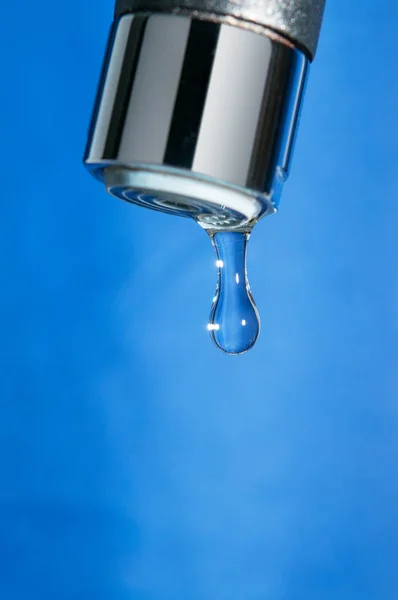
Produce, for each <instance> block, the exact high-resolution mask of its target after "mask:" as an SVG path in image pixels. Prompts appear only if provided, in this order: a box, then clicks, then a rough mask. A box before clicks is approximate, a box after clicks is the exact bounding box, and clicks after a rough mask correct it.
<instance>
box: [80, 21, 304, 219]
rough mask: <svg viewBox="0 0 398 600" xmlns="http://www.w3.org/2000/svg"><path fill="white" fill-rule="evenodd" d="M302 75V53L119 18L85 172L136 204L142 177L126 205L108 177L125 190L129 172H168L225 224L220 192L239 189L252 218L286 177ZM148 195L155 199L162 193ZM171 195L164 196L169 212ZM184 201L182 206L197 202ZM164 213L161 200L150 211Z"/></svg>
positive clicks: (242, 33) (222, 32)
mask: <svg viewBox="0 0 398 600" xmlns="http://www.w3.org/2000/svg"><path fill="white" fill-rule="evenodd" d="M307 68H308V59H306V57H305V56H304V55H303V54H302V53H301V52H299V51H297V50H296V49H294V48H291V47H289V46H286V45H284V44H282V43H279V42H276V41H275V40H273V39H270V38H268V37H266V36H264V35H258V34H255V33H252V32H250V31H246V30H244V29H241V28H237V27H231V26H229V25H222V24H214V23H208V22H204V21H199V20H196V19H191V18H189V17H181V16H170V15H160V14H157V15H152V16H134V15H126V16H124V17H122V18H121V19H119V20H118V21H117V22H116V23H115V25H114V28H113V30H112V34H111V37H110V42H109V48H108V51H107V57H106V60H105V65H104V70H103V75H102V81H101V85H100V88H99V93H98V98H97V102H96V107H95V110H94V116H93V122H92V126H91V130H90V135H89V141H88V145H87V151H86V156H85V162H86V165H87V167H88V168H89V169H90V170H91V171H92V172H93V174H94V175H96V176H97V177H99V178H100V179H104V174H105V184H106V185H107V187H108V188H112V189H118V190H119V191H120V193H119V195H120V196H121V197H123V198H124V199H129V200H130V201H134V198H135V199H136V203H139V198H138V196H140V195H141V196H142V194H145V190H150V193H151V194H152V193H153V192H154V189H155V188H153V178H152V180H151V183H146V187H145V185H143V183H142V181H143V179H142V177H141V179H140V182H141V183H140V185H138V184H137V186H138V187H137V188H136V191H138V192H139V194H138V196H137V195H134V193H133V194H132V195H131V196H130V197H129V198H126V194H125V193H124V192H125V191H126V190H124V192H123V193H121V184H116V183H115V182H114V178H113V179H112V184H109V182H108V181H107V180H108V179H109V176H110V175H109V173H110V171H112V170H116V171H117V172H118V173H119V176H120V171H121V170H123V169H124V170H128V171H129V177H128V180H129V181H130V185H133V182H134V180H135V179H134V177H135V178H136V175H134V176H133V175H132V173H135V174H137V173H139V172H142V173H154V172H156V171H158V172H159V173H164V172H165V171H167V170H171V172H172V173H173V174H174V176H175V177H174V181H175V182H177V180H178V182H181V178H182V179H183V180H184V179H185V180H186V179H187V178H188V179H190V180H197V181H204V180H205V181H206V182H207V183H211V184H212V185H213V187H218V188H219V189H220V195H219V200H217V195H216V194H214V193H213V192H211V194H210V195H209V196H206V195H205V196H204V197H203V198H202V204H203V202H204V203H206V202H207V203H208V208H209V210H213V211H215V206H216V205H218V209H217V211H215V212H217V213H219V212H220V210H219V208H220V207H224V208H223V210H224V211H225V215H224V216H226V217H227V218H229V217H230V216H231V215H230V213H228V210H229V209H228V203H226V202H225V200H224V199H223V198H224V196H223V194H222V193H221V190H225V189H226V188H229V189H230V190H235V191H237V190H238V191H239V193H241V195H246V196H249V197H250V198H253V199H254V201H255V202H256V208H255V210H254V209H253V210H251V211H247V210H246V211H245V215H246V217H245V218H247V214H251V215H252V217H251V218H255V219H258V218H259V217H260V216H262V214H264V213H265V212H269V211H270V209H271V208H275V207H276V206H277V203H278V199H279V193H280V189H281V185H282V183H283V181H284V180H285V179H286V177H287V174H288V171H289V163H290V157H291V152H292V147H293V143H294V138H295V132H296V128H297V121H298V116H299V112H300V105H301V99H302V95H303V90H304V86H305V81H306V73H307ZM170 180H171V178H170V177H169V178H168V182H170ZM123 181H124V182H126V177H123ZM145 181H147V182H148V178H147V179H146V180H145ZM156 181H159V178H157V179H156ZM158 188H159V186H158ZM189 188H190V189H191V190H192V186H189ZM179 189H180V188H179ZM187 189H188V188H187V187H186V186H185V187H184V190H185V191H186V190H187ZM207 189H209V187H207ZM132 191H133V192H134V189H133V190H132ZM155 191H156V194H157V195H159V194H161V193H162V189H161V187H160V189H155ZM175 193H176V195H179V194H180V192H177V190H176V192H175ZM170 194H172V189H168V191H167V198H168V200H167V204H168V207H169V208H170V206H172V204H173V203H170V201H169V200H170ZM184 195H185V199H184V203H185V205H187V204H189V201H190V200H189V199H190V198H191V200H192V202H193V203H194V204H195V202H196V201H197V198H194V197H193V196H192V195H191V194H188V196H187V195H186V194H184ZM259 202H260V205H261V208H260V210H258V203H259ZM175 203H176V205H181V199H179V200H178V201H177V200H176V202H175ZM162 205H163V206H164V203H163V204H162V199H161V198H160V203H159V204H158V209H160V208H159V207H161V206H162ZM165 212H166V211H165ZM167 212H170V210H168V211H167ZM180 212H181V211H180ZM188 212H189V211H188Z"/></svg>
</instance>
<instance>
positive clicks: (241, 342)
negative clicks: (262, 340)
mask: <svg viewBox="0 0 398 600" xmlns="http://www.w3.org/2000/svg"><path fill="white" fill-rule="evenodd" d="M249 237H250V235H249V234H248V233H240V232H235V231H221V232H219V233H216V234H215V235H214V236H213V237H212V241H213V245H214V247H215V249H216V252H217V262H216V265H217V267H218V284H217V291H216V295H215V298H214V301H213V306H212V309H211V313H210V320H209V325H208V329H209V332H210V335H211V337H212V339H213V341H214V342H215V344H216V345H217V346H218V347H219V348H220V349H221V350H223V351H224V352H227V353H228V354H242V353H244V352H247V351H248V350H250V348H252V347H253V346H254V344H255V343H256V340H257V338H258V335H259V332H260V321H259V315H258V311H257V308H256V305H255V304H254V300H253V297H252V295H251V292H250V286H249V282H248V279H247V273H246V248H247V242H248V239H249Z"/></svg>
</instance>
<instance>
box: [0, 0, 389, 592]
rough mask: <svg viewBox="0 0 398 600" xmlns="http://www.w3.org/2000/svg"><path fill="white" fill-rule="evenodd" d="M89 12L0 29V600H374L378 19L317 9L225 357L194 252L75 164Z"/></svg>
mask: <svg viewBox="0 0 398 600" xmlns="http://www.w3.org/2000/svg"><path fill="white" fill-rule="evenodd" d="M359 5H360V9H359ZM112 9H113V5H112V2H111V1H109V2H105V1H103V2H99V1H98V0H85V1H84V2H82V1H81V0H69V1H68V2H65V3H61V4H57V3H54V2H49V1H47V0H42V1H41V2H40V4H37V3H34V2H22V3H21V2H19V3H12V4H11V2H8V3H7V4H4V5H2V9H1V19H0V44H1V49H2V52H1V56H2V79H1V81H2V86H1V96H0V109H1V110H0V131H1V149H0V159H1V194H2V200H3V221H2V235H1V250H2V251H1V257H2V258H1V274H2V293H1V296H0V302H1V316H2V345H1V353H2V357H1V369H2V374H1V412H0V450H1V459H0V465H1V472H0V474H1V480H0V482H1V484H0V597H1V598H2V599H3V598H4V600H20V599H24V600H25V599H29V600H36V599H37V600H47V599H51V600H53V599H55V598H56V599H57V600H63V599H68V600H69V599H82V600H83V599H84V600H91V599H92V600H94V599H95V600H102V599H104V600H108V599H112V600H130V599H133V600H320V599H322V600H356V599H358V600H359V599H360V600H396V598H397V595H398V569H397V565H398V484H397V479H398V476H397V466H398V458H397V456H398V455H397V450H398V441H397V440H398V397H397V393H398V370H397V359H398V235H397V232H398V202H397V197H398V178H397V175H396V173H397V170H396V169H397V160H398V147H397V143H396V137H397V133H398V71H397V54H398V37H397V35H396V24H397V20H398V4H397V3H396V2H394V1H393V0H389V1H386V2H383V3H379V4H377V3H375V2H370V1H368V0H366V1H365V0H363V1H362V2H361V3H357V2H347V1H346V0H333V1H331V0H330V2H329V5H328V7H327V10H326V18H325V23H324V29H323V35H322V37H321V43H320V47H319V53H318V56H317V60H316V61H315V63H314V65H313V69H312V72H311V77H310V81H309V86H308V92H307V97H306V102H305V105H304V111H303V116H302V121H301V125H300V132H299V138H298V142H297V145H296V152H295V159H294V161H293V168H292V173H291V177H290V180H289V182H288V184H287V185H286V187H285V191H284V195H283V198H282V204H281V210H280V213H279V214H278V215H276V216H274V217H270V218H267V219H265V220H264V221H263V222H261V223H260V224H259V226H258V227H257V228H256V230H255V232H254V234H253V236H252V239H251V242H250V248H249V265H248V266H249V274H250V280H251V285H252V289H253V293H254V296H255V298H256V300H257V304H258V306H259V309H260V312H261V314H262V335H261V338H260V340H259V342H258V344H257V346H256V347H255V349H254V350H253V351H252V352H250V353H249V354H248V355H246V356H243V357H240V358H238V357H228V356H225V355H223V354H222V353H220V352H219V351H217V350H216V348H215V347H213V345H212V343H211V342H210V340H209V336H208V334H207V332H206V327H205V326H206V322H207V318H208V312H209V303H210V302H211V298H212V296H213V293H214V286H215V279H216V269H215V265H214V256H213V250H212V248H211V245H210V243H209V241H208V239H207V237H206V235H205V233H204V232H203V231H202V230H200V228H199V227H198V226H196V225H195V224H194V223H193V222H192V223H191V222H188V221H186V220H183V219H181V220H180V219H177V218H174V219H173V218H171V217H168V216H166V215H161V214H157V213H151V212H149V211H145V210H143V209H138V208H135V207H132V206H129V205H127V204H123V203H122V202H120V201H117V200H116V199H112V198H111V197H110V196H107V195H106V194H105V192H104V191H103V190H102V188H101V186H100V185H99V184H97V183H96V182H94V180H92V179H91V178H90V177H89V175H88V174H87V173H86V172H85V171H84V169H83V168H82V166H81V156H82V153H83V149H84V145H85V138H86V131H87V127H88V122H89V117H90V112H91V108H92V104H93V99H94V93H95V89H96V85H97V81H98V75H99V70H100V65H101V60H102V56H103V51H104V46H105V41H106V36H107V32H108V27H109V25H110V22H111V17H112Z"/></svg>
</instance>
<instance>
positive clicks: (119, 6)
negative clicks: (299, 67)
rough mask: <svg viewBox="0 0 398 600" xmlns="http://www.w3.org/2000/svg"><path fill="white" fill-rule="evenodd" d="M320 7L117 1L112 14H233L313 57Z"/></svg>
mask: <svg viewBox="0 0 398 600" xmlns="http://www.w3.org/2000/svg"><path fill="white" fill-rule="evenodd" d="M324 7H325V0H284V1H282V0H117V1H116V7H115V14H116V16H118V15H122V14H124V13H128V12H143V11H148V12H169V13H172V12H173V13H174V14H176V13H180V14H184V13H185V14H190V15H194V16H197V17H198V16H199V17H201V18H206V19H208V20H211V19H214V18H215V17H219V16H223V17H224V18H227V19H228V18H230V17H233V18H235V19H239V20H242V21H246V22H248V23H254V24H257V25H262V26H264V27H269V28H271V29H273V30H275V31H277V32H279V33H280V34H282V35H284V36H287V37H288V38H289V39H291V40H293V41H294V42H295V43H296V45H298V46H299V47H301V48H303V49H305V50H306V52H307V53H308V55H309V56H310V58H313V57H314V55H315V52H316V47H317V44H318V38H319V33H320V29H321V24H322V17H323V12H324Z"/></svg>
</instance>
